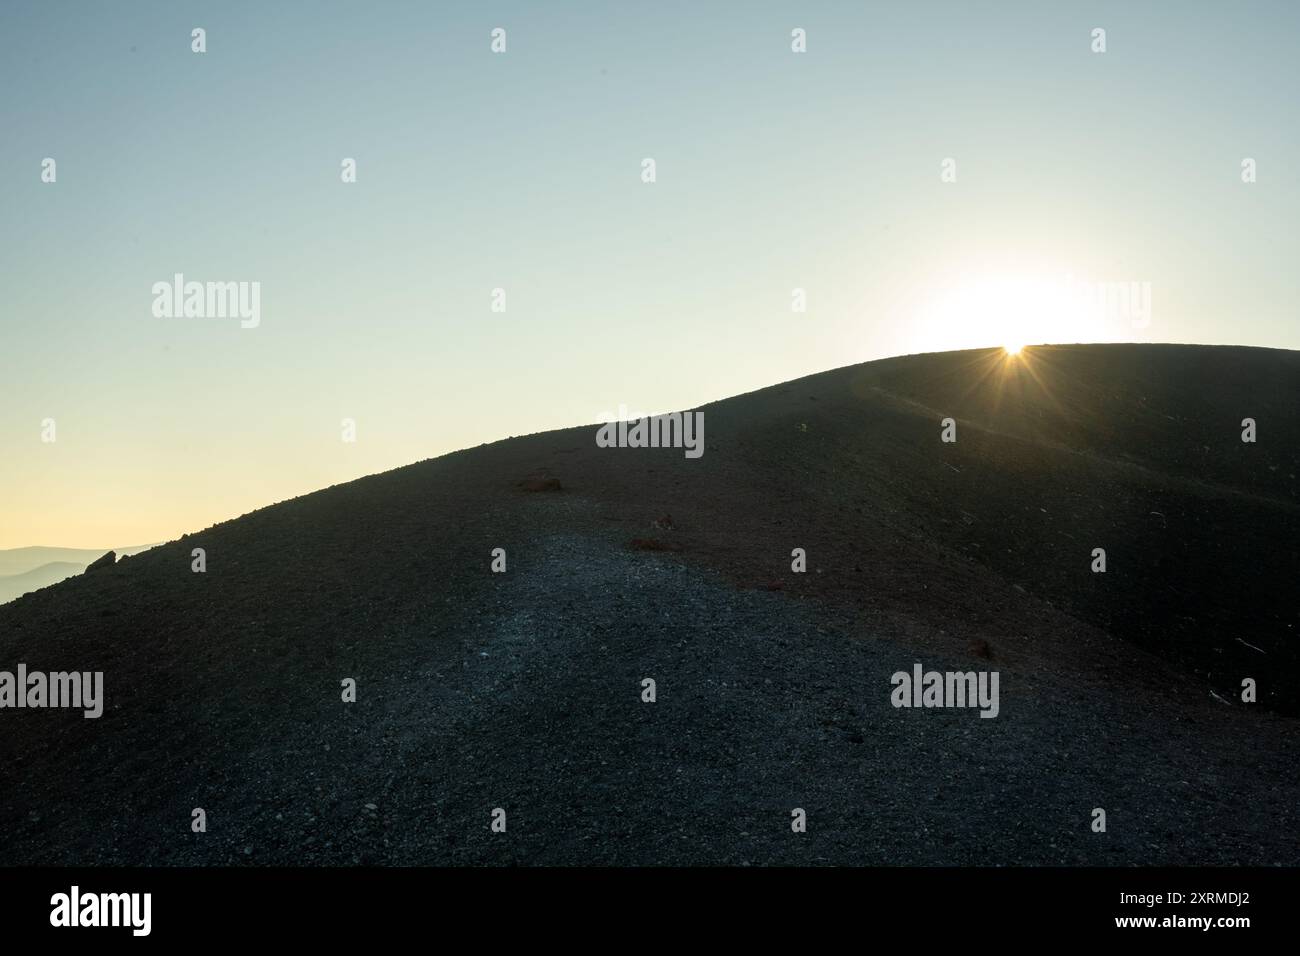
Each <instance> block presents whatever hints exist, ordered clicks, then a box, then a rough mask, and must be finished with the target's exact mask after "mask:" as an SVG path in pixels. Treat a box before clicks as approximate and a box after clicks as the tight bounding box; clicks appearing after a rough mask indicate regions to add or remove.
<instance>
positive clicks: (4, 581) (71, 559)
mask: <svg viewBox="0 0 1300 956" xmlns="http://www.w3.org/2000/svg"><path fill="white" fill-rule="evenodd" d="M152 547H153V545H152V544H142V545H137V546H136V547H132V548H102V549H101V548H41V547H30V548H10V549H8V550H5V551H0V604H4V603H5V602H7V601H12V600H13V599H14V598H18V597H22V596H23V595H24V594H27V593H28V592H29V591H38V590H40V589H41V588H46V587H49V586H50V585H51V584H58V583H59V582H60V581H62V580H64V579H66V578H70V577H72V576H73V575H74V574H80V573H81V572H83V571H85V570H86V565H88V564H90V562H91V561H94V560H95V559H96V558H99V557H102V556H103V555H105V554H107V553H108V552H109V551H116V552H117V556H118V557H119V558H121V557H123V556H127V555H132V554H139V553H140V552H141V551H147V550H149V549H150V548H152Z"/></svg>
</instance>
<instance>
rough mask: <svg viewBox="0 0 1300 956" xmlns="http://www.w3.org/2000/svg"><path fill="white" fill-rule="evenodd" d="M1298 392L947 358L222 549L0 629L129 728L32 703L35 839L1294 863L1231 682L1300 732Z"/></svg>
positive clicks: (249, 534)
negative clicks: (985, 712) (1103, 818)
mask: <svg viewBox="0 0 1300 956" xmlns="http://www.w3.org/2000/svg"><path fill="white" fill-rule="evenodd" d="M1030 363H1032V364H1030ZM1031 372H1032V373H1034V374H1033V375H1031V374H1030V373H1031ZM1297 386H1300V373H1298V366H1297V362H1296V356H1295V355H1294V354H1293V353H1285V352H1274V351H1270V350H1259V349H1217V348H1216V349H1210V348H1200V347H1179V346H1097V347H1094V346H1089V347H1074V348H1057V349H1037V350H1033V349H1031V350H1030V354H1029V355H1028V356H1027V357H1026V359H1025V364H1024V365H1018V366H1015V367H1013V368H1011V369H1009V370H1008V369H1006V368H1004V367H1003V360H1002V358H1001V356H1000V355H999V354H997V353H993V352H965V353H950V354H944V355H933V356H913V357H906V358H900V359H893V360H888V361H884V362H876V363H871V364H868V365H864V366H855V367H851V368H845V369H839V370H835V371H833V372H827V373H823V374H820V375H815V376H811V377H809V378H806V379H800V380H798V381H795V382H790V383H786V384H784V385H779V386H775V387H773V388H769V389H764V390H762V391H760V392H755V393H752V394H749V395H744V396H739V397H737V398H734V399H729V400H727V401H724V402H719V403H716V404H714V405H710V406H707V407H706V408H705V410H704V411H705V420H706V426H707V427H706V431H705V445H706V449H707V450H706V453H705V455H704V457H703V458H701V459H699V460H687V459H685V458H684V456H683V455H682V453H681V451H680V450H671V449H600V448H597V447H596V446H595V442H594V436H595V427H594V426H591V427H583V428H575V429H568V430H565V431H560V432H551V433H545V434H541V435H532V436H527V437H524V438H517V439H511V440H509V441H504V442H498V443H496V444H493V445H488V446H481V447H479V448H475V449H470V450H467V451H463V452H458V453H455V454H452V455H448V456H444V457H442V458H439V459H434V460H430V461H426V462H421V463H419V464H415V465H411V466H408V467H406V468H402V469H398V470H396V471H392V472H388V473H386V474H383V475H376V476H372V477H369V478H365V479H361V480H359V481H355V482H351V483H348V484H346V485H340V486H335V487H332V488H328V489H325V490H323V491H320V492H317V493H315V494H312V495H307V496H304V497H302V498H298V499H294V500H292V501H287V502H284V503H281V504H279V505H275V506H272V507H269V508H265V509H262V510H260V511H257V512H254V513H252V514H249V515H245V516H244V517H242V518H240V519H238V520H236V521H231V522H226V523H224V524H221V525H217V526H215V527H213V528H210V529H207V530H205V531H203V532H201V533H198V534H194V535H188V536H186V537H185V538H183V539H181V540H180V541H177V542H172V543H170V544H167V545H163V546H160V547H157V548H154V549H152V550H150V551H147V552H145V553H143V554H140V555H137V556H135V557H131V558H127V559H124V560H122V561H121V562H119V563H118V564H117V565H116V566H114V567H111V568H106V569H104V570H102V571H100V572H98V573H97V574H95V575H91V576H85V577H80V578H75V579H71V580H68V581H65V582H63V583H62V584H59V585H57V586H55V587H53V588H49V589H46V590H44V591H41V592H38V593H36V594H30V595H27V596H26V597H24V598H21V599H19V600H18V601H15V602H14V603H13V604H11V605H8V606H5V607H0V668H6V667H7V668H12V667H13V666H14V665H16V664H17V663H18V662H20V661H21V662H25V663H26V664H27V665H28V667H29V668H33V669H35V668H44V669H49V670H54V669H70V668H76V669H79V670H103V671H104V672H105V687H106V695H107V698H108V700H107V705H106V709H105V715H104V717H103V718H101V719H100V720H97V721H96V720H83V719H81V718H80V716H79V715H77V714H69V713H67V712H49V711H23V712H16V711H6V712H2V713H0V719H3V720H5V721H7V722H8V724H9V732H7V733H6V734H4V735H0V763H2V765H3V766H5V767H7V768H9V769H10V770H11V771H12V772H11V773H10V774H9V775H8V776H7V778H6V782H5V786H4V790H3V792H2V793H0V827H2V829H0V832H3V833H4V834H5V835H4V836H3V837H0V841H3V843H6V844H7V845H5V846H3V847H2V848H3V849H4V850H5V851H6V856H7V857H8V858H9V859H12V860H14V861H15V862H35V861H63V862H161V863H196V862H199V863H202V862H234V861H242V860H250V861H253V862H345V863H346V862H357V861H366V860H370V861H375V862H414V863H436V862H488V861H502V860H514V861H519V862H580V861H591V862H621V863H629V862H692V861H693V862H742V861H751V862H754V861H757V862H823V861H826V862H974V863H981V862H982V863H989V862H1066V863H1078V862H1149V861H1154V860H1157V859H1158V860H1161V861H1164V862H1228V863H1231V862H1248V861H1259V862H1290V863H1295V862H1297V861H1298V860H1300V855H1297V851H1296V843H1295V838H1294V837H1293V836H1290V835H1289V834H1290V833H1292V832H1293V830H1294V828H1292V827H1288V826H1287V825H1286V824H1287V822H1288V821H1287V819H1285V818H1286V817H1287V814H1288V813H1289V812H1291V811H1288V810H1284V809H1279V807H1295V806H1298V805H1300V799H1297V798H1298V797H1300V791H1298V790H1297V786H1296V784H1295V782H1294V779H1293V778H1294V773H1293V767H1294V765H1295V759H1296V757H1297V755H1298V754H1297V748H1296V735H1295V725H1294V721H1293V720H1292V719H1291V718H1288V717H1280V716H1274V715H1271V714H1269V713H1266V712H1264V711H1263V710H1262V709H1260V708H1259V707H1258V706H1257V707H1254V708H1249V707H1246V706H1244V705H1240V704H1237V705H1236V706H1226V705H1224V704H1222V703H1219V702H1218V701H1215V700H1214V699H1212V698H1211V697H1210V694H1209V691H1210V690H1211V689H1212V688H1213V689H1217V690H1218V692H1219V693H1220V694H1221V696H1223V697H1225V698H1226V699H1227V700H1228V701H1237V700H1238V692H1237V690H1236V688H1238V687H1239V686H1240V679H1241V678H1242V677H1243V676H1251V677H1254V678H1255V679H1257V680H1258V681H1259V685H1260V696H1261V701H1262V702H1263V707H1266V708H1274V709H1277V710H1281V711H1293V710H1294V709H1295V704H1296V701H1295V696H1294V695H1295V686H1296V680H1295V678H1296V677H1297V676H1300V675H1297V664H1296V660H1297V659H1296V651H1295V642H1294V633H1295V623H1296V621H1295V614H1296V611H1295V608H1294V605H1293V602H1291V601H1290V600H1289V598H1290V594H1291V591H1290V588H1291V582H1293V581H1294V580H1295V575H1296V572H1297V570H1300V567H1297V556H1296V552H1295V542H1296V540H1297V536H1296V532H1297V530H1300V527H1298V525H1297V510H1296V501H1295V484H1294V474H1295V471H1296V464H1297V463H1296V453H1297V448H1298V447H1300V445H1298V444H1297V442H1296V439H1297V437H1300V436H1297V422H1296V411H1295V404H1294V401H1290V402H1288V400H1287V396H1288V395H1289V396H1291V398H1294V397H1295V396H1296V395H1297V394H1300V390H1298V388H1297ZM946 416H952V417H953V418H955V419H957V420H958V423H959V424H958V441H957V442H956V443H955V444H943V443H941V442H940V440H939V435H940V425H939V419H940V418H941V417H946ZM1247 416H1250V417H1254V418H1256V419H1257V421H1258V422H1259V430H1260V439H1259V442H1258V443H1256V444H1254V445H1244V444H1242V442H1241V441H1240V424H1239V423H1240V420H1241V418H1243V417H1247ZM1161 422H1164V423H1165V424H1164V425H1162V424H1161ZM548 479H556V480H557V481H558V490H551V491H549V492H548V493H546V494H537V493H533V492H530V491H528V490H526V489H527V488H529V487H533V486H534V485H536V486H539V487H541V486H544V487H546V488H548V489H555V488H556V487H557V486H556V485H554V484H553V483H552V482H550V481H549V480H548ZM668 514H671V515H672V517H673V522H672V524H673V527H672V528H671V529H667V528H666V527H664V526H663V523H662V522H657V519H660V518H661V517H662V516H664V515H668ZM634 539H639V540H640V541H641V542H642V544H640V545H638V546H637V547H636V548H633V547H632V546H631V542H632V541H633V540H634ZM651 541H659V542H662V543H664V545H665V547H664V548H663V549H656V548H654V547H652V546H650V547H647V545H646V544H645V542H651ZM194 547H203V548H204V549H205V550H206V553H207V565H208V570H207V573H206V574H194V573H192V572H191V571H190V560H191V559H190V551H191V549H192V548H194ZM496 547H502V548H505V549H506V550H507V553H508V556H509V570H508V571H507V573H505V574H492V573H491V572H490V571H489V565H490V561H491V555H490V552H491V550H492V549H493V548H496ZM796 547H801V548H805V549H806V550H807V554H808V572H807V573H806V574H802V575H799V574H792V573H791V572H790V560H791V559H790V553H791V550H792V549H793V548H796ZM1094 547H1104V548H1106V550H1107V555H1108V565H1109V568H1108V571H1107V573H1106V574H1092V573H1091V572H1090V570H1089V565H1090V563H1091V550H1092V549H1093V548H1094ZM657 552H659V553H657ZM979 642H985V643H984V644H981V643H979ZM1247 645H1253V648H1252V647H1250V646H1247ZM1148 652H1151V653H1148ZM987 654H991V655H992V663H991V664H990V663H989V660H988V659H987V657H985V656H981V655H987ZM1152 654H1154V655H1156V656H1152ZM1161 659H1163V663H1162V660H1161ZM916 660H921V661H923V662H925V664H926V666H935V667H942V666H951V667H960V668H963V669H964V668H985V667H990V666H992V667H995V668H997V669H999V670H1000V671H1001V672H1002V675H1003V685H1002V686H1003V690H1002V693H1003V695H1004V703H1003V713H1002V715H1001V716H1000V717H999V718H998V719H996V720H980V719H979V718H977V717H975V716H974V714H971V713H952V712H926V713H920V712H908V711H897V710H894V709H892V708H891V707H890V706H889V704H888V694H889V689H890V686H889V675H890V673H891V672H893V671H894V670H898V669H909V668H910V666H911V664H912V662H913V661H916ZM646 676H655V677H656V678H657V679H658V680H659V683H660V692H659V693H660V696H659V701H658V702H657V703H656V704H655V705H653V707H651V706H649V705H644V704H641V703H640V701H639V696H638V695H639V693H640V681H641V679H642V678H643V677H646ZM345 677H351V678H354V679H356V680H357V684H358V701H357V703H356V704H354V705H344V704H342V703H341V702H340V699H339V682H340V680H341V679H342V678H345ZM971 718H973V719H971ZM1175 792H1176V793H1177V795H1178V799H1177V800H1176V801H1173V802H1171V801H1169V800H1168V795H1169V794H1171V793H1175ZM1106 800H1109V801H1112V803H1113V805H1114V807H1115V808H1116V809H1117V810H1118V812H1119V813H1120V815H1121V816H1122V817H1125V818H1126V821H1127V822H1126V824H1125V827H1124V828H1122V829H1120V830H1119V832H1118V833H1116V834H1115V835H1113V836H1112V838H1111V839H1109V840H1106V841H1100V840H1096V839H1092V836H1093V835H1092V834H1090V833H1089V832H1088V831H1087V813H1088V811H1089V810H1090V809H1091V807H1093V806H1097V805H1107V804H1106V803H1104V802H1103V801H1106ZM372 803H373V804H374V805H375V809H369V808H368V807H367V804H372ZM1076 804H1077V805H1076ZM805 805H811V806H813V807H815V808H816V809H817V818H818V819H819V821H820V823H819V827H818V829H817V830H816V831H815V833H814V832H813V831H811V830H810V833H809V834H808V836H809V838H810V839H808V840H806V841H803V842H797V843H793V844H792V843H790V841H789V840H788V836H789V833H788V813H789V809H790V808H791V807H793V806H805ZM495 806H507V807H508V808H510V809H511V812H512V817H511V819H512V821H515V822H512V824H511V833H512V837H511V839H510V840H508V841H500V840H498V841H495V842H493V837H492V835H491V834H489V833H488V832H487V830H486V821H487V812H488V810H490V809H491V808H492V807H495ZM1251 806H1255V807H1258V808H1259V809H1257V810H1250V809H1249V807H1251ZM1265 806H1267V811H1266V810H1265V809H1264V807H1265ZM193 807H204V808H205V809H207V810H208V812H209V815H210V820H211V823H210V831H209V833H207V834H192V833H190V832H189V814H190V810H191V809H192V808H193ZM1243 808H1246V809H1243ZM783 816H784V818H785V820H786V822H785V823H783V822H782V817H783ZM665 821H672V822H668V823H666V822H665ZM1153 848H1155V849H1153Z"/></svg>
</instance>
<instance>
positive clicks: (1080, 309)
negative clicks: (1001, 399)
mask: <svg viewBox="0 0 1300 956" xmlns="http://www.w3.org/2000/svg"><path fill="white" fill-rule="evenodd" d="M936 285H937V286H938V288H936V289H935V291H934V293H933V294H932V297H931V298H929V300H928V301H926V302H924V303H923V305H922V307H921V308H920V309H919V311H918V313H917V315H916V321H915V322H914V324H913V325H912V329H913V330H914V331H913V333H912V334H913V335H914V336H915V342H916V345H917V346H918V347H920V348H921V349H923V350H924V349H928V350H929V351H935V352H946V351H949V350H955V349H963V348H972V349H974V348H988V347H989V346H994V347H996V346H998V345H1001V346H1002V349H1003V352H1004V353H1005V357H1006V358H1007V359H1008V360H1010V359H1012V358H1020V359H1024V358H1025V357H1026V356H1027V354H1028V353H1027V351H1026V348H1027V347H1030V343H1034V342H1037V343H1047V342H1090V341H1094V342H1095V341H1097V339H1098V335H1097V333H1098V331H1099V328H1098V327H1097V323H1096V322H1095V320H1094V318H1093V316H1092V315H1091V314H1090V313H1089V312H1088V310H1087V309H1086V303H1083V302H1081V300H1080V298H1079V296H1078V295H1077V294H1076V293H1075V292H1074V291H1073V289H1072V287H1071V286H1070V284H1069V283H1068V282H1066V281H1062V280H1060V279H1058V278H1056V277H1054V276H1051V275H1048V274H1014V273H1012V274H1008V273H985V274H980V273H974V274H971V273H966V274H958V275H956V276H952V277H948V278H946V281H941V282H938V283H936Z"/></svg>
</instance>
